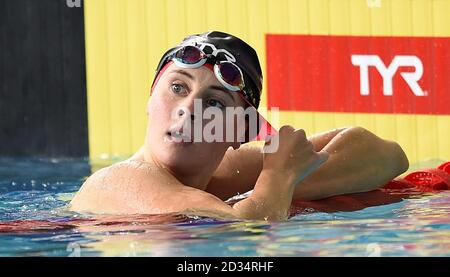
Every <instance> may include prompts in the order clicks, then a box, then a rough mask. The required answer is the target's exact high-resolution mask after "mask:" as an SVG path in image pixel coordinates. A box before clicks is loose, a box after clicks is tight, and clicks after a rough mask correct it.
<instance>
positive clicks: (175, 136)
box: [165, 131, 192, 144]
mask: <svg viewBox="0 0 450 277" xmlns="http://www.w3.org/2000/svg"><path fill="white" fill-rule="evenodd" d="M166 139H167V140H168V141H170V142H175V143H183V144H191V143H192V139H191V136H190V135H187V134H184V133H183V132H180V131H169V132H167V133H166V138H165V140H166Z"/></svg>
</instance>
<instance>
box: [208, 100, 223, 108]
mask: <svg viewBox="0 0 450 277" xmlns="http://www.w3.org/2000/svg"><path fill="white" fill-rule="evenodd" d="M207 103H208V106H211V107H216V108H219V109H223V108H225V105H224V104H223V103H221V102H220V101H217V100H214V99H209V100H208V102H207Z"/></svg>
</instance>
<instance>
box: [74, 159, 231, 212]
mask: <svg viewBox="0 0 450 277" xmlns="http://www.w3.org/2000/svg"><path fill="white" fill-rule="evenodd" d="M221 202H222V201H220V199H218V198H217V197H215V196H214V195H212V194H210V193H207V192H205V191H201V190H198V189H195V188H192V187H188V186H185V185H183V184H181V183H180V182H179V181H178V180H177V179H176V178H175V177H173V176H172V175H170V174H169V173H168V172H166V171H164V170H161V169H159V168H157V167H156V166H154V165H151V164H148V163H145V162H140V161H137V160H127V161H124V162H121V163H117V164H114V165H112V166H110V167H106V168H103V169H100V170H98V171H97V172H95V173H94V174H92V175H91V176H90V177H89V178H88V179H87V180H86V181H85V182H84V184H83V186H82V187H81V189H80V190H79V191H78V193H77V194H76V195H75V197H74V198H73V200H72V202H71V203H70V209H71V210H73V211H77V212H85V213H93V214H99V213H101V214H165V213H194V214H198V215H202V214H205V213H204V212H203V211H204V210H208V209H209V208H210V207H216V209H215V210H217V211H226V210H228V209H227V208H226V207H224V205H225V204H224V203H222V204H220V203H221ZM225 206H226V205H225Z"/></svg>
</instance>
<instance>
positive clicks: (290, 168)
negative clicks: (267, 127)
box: [263, 125, 329, 187]
mask: <svg viewBox="0 0 450 277" xmlns="http://www.w3.org/2000/svg"><path fill="white" fill-rule="evenodd" d="M277 136H278V138H276V139H278V142H279V143H278V149H277V151H276V152H274V153H267V151H264V150H265V149H266V148H267V147H270V142H266V145H265V146H264V148H263V152H264V158H263V170H270V171H272V172H273V173H274V174H282V175H283V176H284V177H285V179H286V181H287V182H286V184H285V185H288V186H291V187H295V186H296V185H297V184H298V183H300V182H301V181H302V180H303V179H304V178H306V176H308V175H309V174H310V173H311V172H313V171H314V170H315V169H316V168H318V167H319V166H320V165H321V164H323V163H324V162H325V161H326V160H327V159H328V157H329V154H328V153H327V152H325V151H320V152H316V151H314V146H313V144H312V143H311V142H310V141H309V140H308V139H307V138H306V134H305V131H304V130H303V129H298V130H295V129H294V128H293V127H291V126H289V125H285V126H283V127H281V129H280V130H279V133H278V134H277ZM271 152H272V151H271Z"/></svg>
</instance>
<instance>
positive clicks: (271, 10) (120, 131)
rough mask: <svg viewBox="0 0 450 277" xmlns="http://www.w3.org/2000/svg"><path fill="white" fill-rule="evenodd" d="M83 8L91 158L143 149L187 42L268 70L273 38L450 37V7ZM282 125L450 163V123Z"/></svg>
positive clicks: (332, 3)
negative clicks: (355, 131)
mask: <svg viewBox="0 0 450 277" xmlns="http://www.w3.org/2000/svg"><path fill="white" fill-rule="evenodd" d="M84 10H85V28H86V63H87V87H88V113H89V114H88V119H89V145H90V156H91V158H111V157H119V158H120V157H126V156H128V155H130V154H132V153H133V152H134V151H136V150H137V149H138V148H139V147H140V146H141V145H142V143H143V140H144V134H145V127H146V120H147V119H146V114H145V107H146V102H147V100H148V97H149V91H150V85H151V81H152V78H153V75H154V70H155V68H156V65H157V63H158V61H159V59H160V57H161V55H162V54H163V52H164V51H165V50H167V49H168V47H170V46H173V45H174V44H176V43H178V42H179V41H180V40H181V39H182V38H184V37H185V36H186V35H189V34H193V33H201V32H205V31H208V30H220V31H224V32H228V33H232V34H234V35H236V36H238V37H241V38H242V39H244V40H245V41H247V42H248V43H249V44H250V45H252V46H253V47H255V49H256V50H257V51H258V55H259V57H260V61H261V63H262V68H263V70H264V71H265V68H266V60H265V58H266V57H265V43H264V42H265V34H267V33H272V34H277V33H279V34H280V33H282V34H312V35H364V36H371V35H373V36H439V37H449V36H450V16H449V15H450V1H448V0H167V1H161V0H85V4H84ZM264 96H265V93H264V92H263V100H262V106H265V103H266V97H264ZM449 108H450V104H449ZM280 123H282V124H291V125H294V126H295V127H297V128H304V129H305V130H306V132H307V133H308V134H312V133H315V132H319V131H324V130H327V129H331V128H335V127H340V126H349V125H353V126H363V127H365V128H367V129H369V130H371V131H373V132H374V133H376V134H377V135H379V136H381V137H383V138H387V139H392V140H396V141H398V142H399V143H400V144H401V145H402V146H403V148H404V149H405V151H406V152H407V154H408V156H409V158H410V160H411V161H412V162H416V161H423V160H426V159H428V158H440V159H444V160H448V159H450V143H449V142H448V141H449V139H448V137H450V116H435V115H392V114H357V113H322V112H321V113H319V112H281V114H280Z"/></svg>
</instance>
